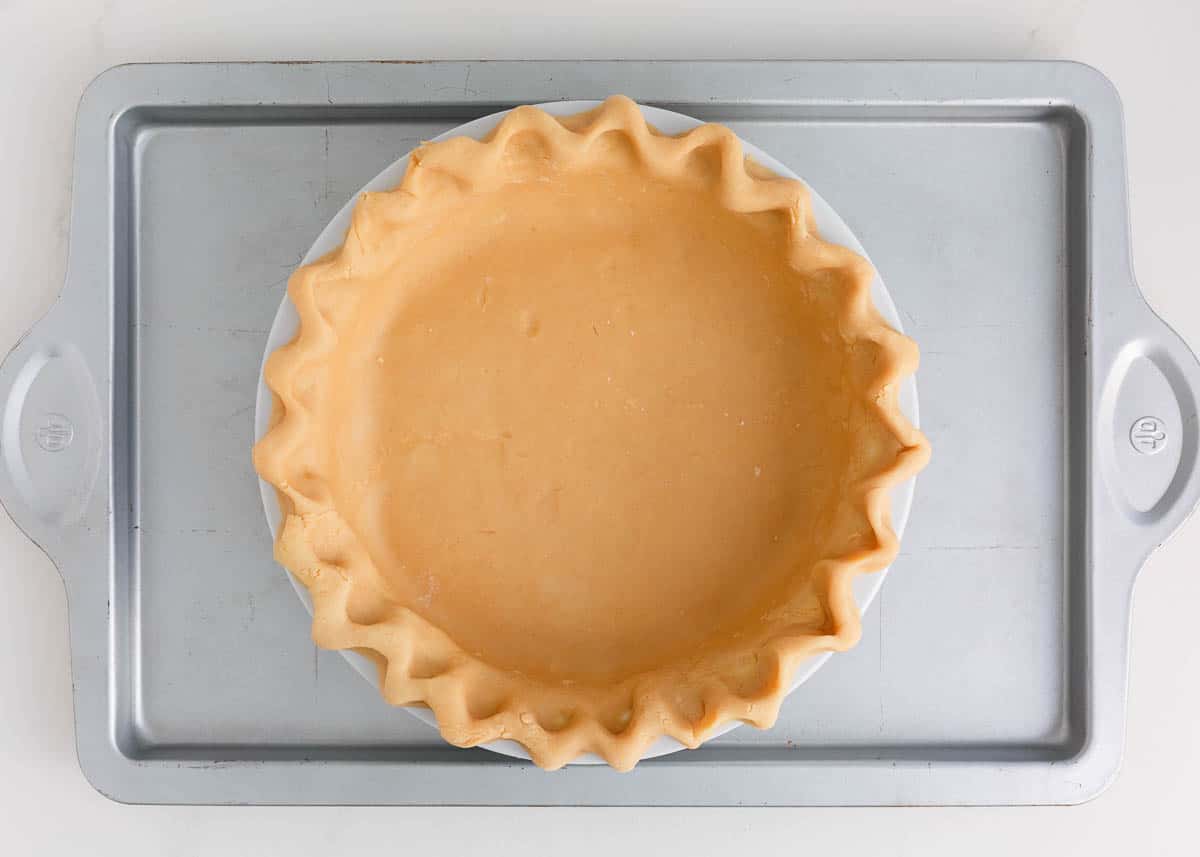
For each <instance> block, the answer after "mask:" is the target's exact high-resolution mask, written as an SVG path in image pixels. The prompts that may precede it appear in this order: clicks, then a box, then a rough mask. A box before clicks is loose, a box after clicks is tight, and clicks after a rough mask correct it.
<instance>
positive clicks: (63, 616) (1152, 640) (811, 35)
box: [0, 0, 1200, 857]
mask: <svg viewBox="0 0 1200 857" xmlns="http://www.w3.org/2000/svg"><path fill="white" fill-rule="evenodd" d="M476 5H478V6H480V7H481V8H478V9H476V8H473V7H474V6H476ZM488 6H490V7H491V8H488ZM899 9H903V10H904V14H903V15H902V16H901V15H900V13H899V12H898V11H897V10H899ZM1198 37H1200V4H1198V3H1196V2H1195V0H1141V2H1137V3H1130V2H1128V0H1094V2H1086V0H1066V2H1054V0H977V2H965V0H964V2H947V0H942V1H941V2H935V0H906V2H895V0H865V2H850V0H842V2H836V0H827V2H826V3H824V4H817V3H804V2H799V1H798V0H778V2H763V0H738V2H734V0H723V2H716V1H715V0H703V2H692V3H687V4H685V3H669V2H663V1H662V0H633V2H623V0H622V2H608V3H605V2H602V0H593V2H589V3H580V4H578V5H576V4H572V3H570V2H567V0H559V2H552V0H546V2H534V0H512V2H507V3H503V2H496V3H494V4H483V3H480V4H471V3H465V2H461V0H423V2H419V3H408V2H404V1H403V0H376V2H370V3H351V2H348V0H336V2H331V0H324V2H313V0H302V2H292V3H289V4H284V3H269V2H262V0H241V2H227V3H221V2H205V0H164V2H158V3H154V2H149V0H108V2H99V0H85V2H65V0H40V2H39V0H0V188H3V194H2V195H0V353H2V352H4V351H7V349H8V348H9V347H10V346H11V344H12V343H13V342H14V341H15V340H16V338H17V337H18V336H19V335H20V333H21V332H22V331H24V330H25V329H26V328H27V327H28V326H29V325H30V324H31V323H32V322H33V321H34V320H35V319H36V318H37V317H38V316H39V315H40V314H41V313H42V312H43V311H44V310H45V309H46V307H48V306H49V304H50V302H51V300H52V299H53V297H54V295H55V294H56V293H57V291H58V289H59V288H60V286H61V284H62V280H63V269H64V264H65V259H66V241H67V230H68V210H69V176H70V168H71V154H72V151H71V148H72V138H71V132H72V125H73V118H74V110H75V103H76V100H77V99H78V97H79V94H80V93H81V92H82V91H83V88H84V86H86V84H87V83H88V81H89V80H91V78H92V77H94V76H95V75H96V74H98V73H99V72H100V71H102V70H103V69H105V68H107V67H108V66H111V65H114V64H117V63H121V62H131V61H152V60H160V61H161V60H242V59H375V58H441V59H476V58H494V59H519V58H534V57H539V58H561V59H575V58H614V57H615V58H624V57H632V58H662V59H667V58H686V59H707V58H714V59H719V58H745V59H756V58H792V59H800V58H967V59H1021V58H1064V59H1077V60H1082V61H1084V62H1087V63H1090V64H1092V65H1095V66H1097V67H1099V68H1100V69H1101V70H1102V71H1103V72H1105V73H1106V74H1107V75H1108V76H1109V77H1110V78H1112V80H1113V81H1114V82H1115V83H1116V85H1117V88H1118V89H1119V90H1120V92H1121V95H1122V97H1123V99H1124V103H1125V111H1126V123H1127V139H1128V151H1129V174H1130V185H1131V198H1132V219H1133V224H1132V225H1133V237H1134V243H1133V246H1134V257H1135V262H1136V269H1137V273H1138V279H1139V282H1140V283H1141V285H1142V288H1143V290H1144V291H1145V292H1146V295H1147V297H1148V298H1149V300H1150V302H1151V304H1152V305H1153V306H1154V307H1155V308H1156V309H1157V310H1158V311H1159V312H1160V313H1161V314H1163V315H1164V316H1165V317H1166V319H1167V320H1168V321H1169V322H1170V323H1172V324H1173V325H1174V326H1175V327H1176V329H1178V330H1179V331H1180V332H1181V333H1182V334H1183V335H1184V337H1185V338H1186V339H1187V340H1188V341H1190V342H1191V343H1192V344H1193V346H1200V275H1198V274H1197V265H1196V264H1195V260H1196V253H1197V246H1198V244H1200V207H1198V206H1197V205H1196V199H1197V198H1200V166H1198V163H1200V159H1198V155H1197V148H1196V140H1197V138H1200V114H1198V112H1197V104H1196V100H1195V95H1196V92H1195V90H1196V84H1197V82H1200V51H1198V50H1197V38H1198ZM1198 555H1200V520H1193V521H1192V522H1191V523H1190V525H1189V526H1187V527H1185V529H1184V530H1183V531H1182V532H1181V533H1180V534H1179V535H1178V536H1176V538H1175V539H1174V540H1173V541H1172V542H1170V543H1169V544H1168V545H1167V546H1166V547H1164V548H1163V549H1162V550H1161V551H1160V552H1159V553H1158V554H1156V555H1155V556H1154V557H1153V558H1152V559H1151V560H1150V562H1149V563H1148V565H1147V566H1146V568H1145V570H1144V572H1143V574H1142V577H1141V579H1140V581H1139V583H1138V587H1137V592H1136V596H1135V601H1134V613H1133V656H1132V662H1131V676H1130V699H1129V727H1128V743H1127V747H1126V755H1125V764H1124V769H1123V771H1122V773H1121V775H1120V777H1119V778H1118V780H1117V781H1116V784H1115V785H1114V786H1113V787H1112V788H1111V789H1110V790H1109V791H1108V792H1106V793H1105V794H1104V795H1102V796H1101V797H1099V798H1098V799H1096V800H1095V801H1093V802H1092V803H1090V804H1086V805H1084V806H1082V807H1074V808H1058V807H1046V808H1009V809H1003V808H999V809H966V808H945V809H872V810H864V809H821V810H809V809H786V810H775V809H771V810H764V809H718V810H713V809H701V810H679V809H667V810H662V809H659V810H649V809H646V810H629V809H620V810H619V809H525V810H513V809H399V808H381V809H372V808H277V809H271V808H209V807H197V808H187V807H125V806H119V805H117V804H113V803H111V802H109V801H108V800H107V799H105V798H103V797H101V796H99V795H98V794H97V793H95V792H94V791H92V789H91V787H90V786H89V785H88V784H87V783H86V782H85V781H84V779H83V777H82V775H81V774H80V772H79V768H78V765H77V763H76V761H75V750H74V736H73V728H72V720H71V718H72V714H71V697H70V689H71V688H70V678H69V673H68V669H67V613H66V599H65V598H64V595H63V589H62V585H61V582H60V580H59V577H58V575H57V573H56V572H55V570H54V568H53V567H52V566H51V565H50V563H49V562H48V561H47V560H46V558H45V557H44V556H43V555H42V554H41V552H40V551H39V550H38V549H37V548H35V547H34V546H33V545H32V544H30V543H29V542H28V541H26V540H25V539H24V537H22V536H21V534H20V533H19V532H18V531H17V530H16V528H15V527H14V526H13V525H12V523H11V522H10V521H9V520H8V518H7V516H4V515H0V586H2V589H0V592H2V593H3V596H2V597H0V852H3V853H5V854H9V853H12V854H15V855H23V854H37V855H39V857H51V856H52V855H56V854H89V855H105V854H120V855H123V857H124V856H125V855H128V857H133V855H143V854H145V855H156V857H157V855H161V854H167V853H169V854H172V855H181V857H182V855H191V854H242V853H246V854H288V855H293V857H303V855H307V854H322V855H331V854H339V855H340V854H350V853H355V852H358V851H366V850H368V849H369V850H379V849H387V850H388V851H389V852H391V851H395V852H409V853H451V854H472V853H483V852H487V853H489V854H509V853H512V854H517V853H520V854H523V855H534V854H539V853H542V852H543V851H544V852H547V853H549V852H550V851H551V850H553V852H554V853H558V854H561V853H570V854H573V855H574V854H591V853H601V852H604V853H607V852H609V851H611V850H613V849H614V848H616V849H618V851H631V852H632V853H635V854H642V853H647V854H648V853H654V852H663V853H673V852H676V851H684V850H686V851H691V852H696V853H701V854H709V853H722V852H724V853H728V852H730V851H733V850H735V849H736V850H737V851H746V852H755V851H758V850H760V849H767V850H768V852H770V853H777V852H784V851H786V852H790V853H825V854H830V853H838V854H857V853H863V854H882V853H887V854H894V855H900V854H921V855H928V857H936V855H951V854H953V855H958V854H971V855H973V857H982V855H993V854H997V855H998V854H1006V855H1007V854H1011V853H1014V852H1017V851H1018V850H1021V851H1024V850H1029V851H1031V852H1032V853H1034V854H1042V853H1053V854H1057V855H1072V854H1089V855H1107V854H1133V855H1138V857H1142V855H1150V854H1171V855H1177V854H1178V855H1184V854H1194V853H1196V852H1197V849H1198V848H1200V845H1198V844H1197V838H1196V835H1195V833H1194V831H1195V823H1194V819H1195V812H1196V803H1197V800H1200V785H1198V784H1197V780H1196V777H1195V771H1196V770H1197V767H1198V766H1200V717H1198V716H1197V712H1200V680H1198V679H1200V641H1198V640H1197V638H1196V636H1195V634H1196V631H1195V629H1196V627H1197V622H1196V618H1195V617H1196V609H1197V606H1196V605H1197V604H1200V575H1198V574H1197V573H1196V572H1198V571H1200V560H1198V559H1197V556H1198Z"/></svg>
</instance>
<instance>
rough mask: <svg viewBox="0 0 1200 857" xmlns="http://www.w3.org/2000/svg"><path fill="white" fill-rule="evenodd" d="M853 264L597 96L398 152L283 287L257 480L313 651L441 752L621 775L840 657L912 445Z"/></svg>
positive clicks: (916, 464) (729, 140)
mask: <svg viewBox="0 0 1200 857" xmlns="http://www.w3.org/2000/svg"><path fill="white" fill-rule="evenodd" d="M872 276H873V274H872V271H871V268H870V266H869V265H868V263H867V262H866V260H864V259H863V258H862V257H860V256H858V255H856V254H855V253H853V252H852V251H850V250H848V249H846V248H844V247H840V246H837V245H833V244H829V243H826V242H825V241H822V240H821V238H820V237H818V235H817V234H816V231H815V227H814V224H813V220H812V217H811V213H810V210H809V202H808V195H807V191H806V190H805V188H804V187H803V185H801V184H800V183H799V182H797V181H794V180H791V179H784V178H780V177H779V176H776V175H775V174H774V173H771V172H769V171H767V170H766V169H764V168H762V167H760V166H758V165H756V164H755V163H753V162H751V161H748V160H746V159H745V157H744V156H743V153H742V149H741V145H740V144H739V142H738V139H737V137H736V136H735V135H734V134H733V133H732V132H731V131H729V130H728V129H727V128H723V127H720V126H717V125H704V126H701V127H699V128H696V129H694V130H692V131H690V132H688V133H686V134H683V135H680V136H677V137H670V136H665V135H662V134H659V133H658V132H656V131H655V130H654V129H653V128H650V127H648V126H647V125H646V122H645V120H644V119H643V118H642V116H641V114H640V112H639V111H638V109H637V107H636V105H634V104H633V102H631V101H629V100H628V99H625V98H621V97H614V98H611V99H609V100H608V101H606V102H605V103H604V104H603V106H601V107H599V108H597V109H595V110H593V111H590V112H587V113H582V114H579V115H575V116H568V117H552V116H550V115H548V114H546V113H544V112H542V111H540V110H537V109H534V108H531V107H521V108H518V109H516V110H514V111H512V112H511V113H510V114H509V115H508V116H507V117H506V118H505V119H504V121H503V122H502V123H501V124H500V125H499V127H498V128H497V129H496V130H495V131H494V132H493V133H492V134H490V135H489V136H488V137H487V138H486V139H485V140H484V141H482V142H480V141H476V140H473V139H470V138H467V137H457V138H453V139H449V140H446V141H444V142H440V143H432V144H428V145H425V146H422V147H421V148H419V149H417V150H416V151H415V152H414V153H413V155H412V157H411V160H410V163H409V167H408V171H407V173H406V174H405V177H404V180H403V182H402V183H401V184H400V186H399V187H398V188H396V189H395V190H393V191H389V192H386V193H367V194H364V195H363V196H362V198H361V199H360V201H359V202H358V204H357V206H356V208H355V211H354V216H353V224H352V226H351V228H350V230H349V232H348V233H347V235H346V239H345V243H344V244H343V245H342V247H341V248H340V249H338V250H336V251H334V252H333V253H331V254H329V255H327V256H325V257H324V258H322V259H320V260H319V261H317V262H315V263H313V264H311V265H306V266H304V267H302V268H300V269H299V270H297V271H296V272H295V274H293V276H292V277H291V280H290V282H289V285H288V294H289V296H290V298H291V300H292V301H293V302H294V303H295V306H296V309H297V310H298V313H299V317H300V328H299V333H298V334H297V336H296V338H295V339H294V340H293V341H292V342H291V343H290V344H288V345H286V346H284V347H282V348H280V349H279V350H278V351H276V352H275V353H274V354H273V355H272V356H271V357H270V359H269V361H268V363H267V366H266V380H267V383H268V385H269V386H270V389H271V390H272V391H273V393H274V396H275V399H274V402H275V407H274V415H273V420H272V427H271V429H270V431H269V432H268V433H267V434H266V436H265V437H264V438H263V439H262V441H261V442H260V443H259V444H258V445H257V446H256V447H255V450H254V462H255V466H256V468H257V469H258V472H259V473H260V474H261V475H262V477H263V478H264V479H266V480H267V481H268V482H270V483H272V484H273V485H274V486H275V487H276V488H277V490H278V495H279V501H280V504H281V506H282V511H283V518H284V522H283V526H282V528H281V530H280V532H279V536H278V539H277V541H276V545H275V555H276V557H277V558H278V560H279V562H281V563H282V564H283V565H284V566H286V567H287V568H288V569H289V570H290V571H291V572H292V573H293V574H294V575H296V576H297V577H298V578H299V579H300V580H301V581H302V582H303V583H304V584H305V585H306V586H307V587H308V589H309V591H310V592H311V594H312V600H313V603H314V606H315V615H314V620H313V637H314V639H315V640H316V642H317V643H318V644H319V645H320V646H322V647H324V648H329V649H347V648H351V649H356V650H358V651H361V652H364V653H366V654H368V655H369V656H370V657H371V658H372V659H373V660H374V661H375V662H376V663H377V664H378V666H379V670H380V676H381V687H382V692H383V695H384V696H385V697H386V698H387V700H388V701H389V702H391V703H394V704H396V705H427V706H429V707H430V708H432V709H433V711H434V712H435V713H436V715H437V720H438V724H439V727H440V729H441V732H442V735H443V736H444V737H445V738H446V740H447V741H449V742H451V743H453V744H456V745H459V746H472V745H476V744H480V743H484V742H488V741H492V740H495V739H499V738H509V739H512V740H515V741H518V742H520V743H521V744H523V745H524V746H525V747H526V748H527V749H528V750H529V753H530V755H531V756H532V758H533V760H534V761H535V762H536V763H537V764H538V765H540V766H542V767H545V768H555V767H558V766H560V765H563V764H565V763H566V762H569V761H571V760H572V759H573V758H575V757H576V756H577V755H578V754H580V753H583V752H588V751H590V752H594V753H597V754H599V755H600V756H602V757H603V758H604V759H606V760H607V761H608V763H609V764H610V765H612V766H613V767H615V768H619V769H622V770H625V769H628V768H631V767H632V766H633V765H634V764H635V763H636V762H637V760H638V758H639V757H640V755H641V754H642V752H643V750H644V749H645V748H646V747H647V746H648V745H649V744H650V743H652V742H653V741H655V740H656V739H657V738H659V737H660V736H662V735H670V736H672V737H674V738H676V739H678V740H679V741H680V742H682V743H683V744H685V745H687V746H689V747H695V746H697V745H699V744H700V742H701V741H703V739H704V738H705V736H706V735H707V734H709V733H710V732H711V731H712V730H713V729H714V728H715V727H717V726H718V725H720V724H722V723H725V722H727V721H730V720H733V719H737V720H742V721H746V722H748V723H751V724H753V725H755V726H758V727H763V728H765V727H768V726H770V725H771V724H772V723H773V722H774V720H775V718H776V714H777V711H778V707H779V703H780V701H781V699H782V697H783V695H784V694H785V693H786V691H787V689H788V683H789V679H790V676H791V675H792V673H793V672H794V670H795V669H796V667H797V665H798V664H799V663H800V662H801V661H803V660H804V659H806V658H808V657H810V656H812V655H813V654H815V653H818V652H823V651H828V650H843V649H846V648H848V647H849V646H852V645H853V644H854V643H855V642H856V641H857V639H858V636H859V632H860V623H859V616H858V610H857V607H856V605H855V602H854V600H853V597H852V594H851V580H852V578H853V577H854V576H855V575H857V574H859V573H862V572H869V571H876V570H879V569H881V568H883V567H884V566H886V565H887V564H888V563H889V562H890V561H891V560H892V558H893V557H894V556H895V554H896V550H897V542H896V538H895V536H894V534H893V532H892V529H891V526H890V523H889V517H888V490H889V488H890V487H892V486H893V485H895V484H896V483H897V482H899V481H902V480H904V479H906V478H908V477H910V476H911V475H913V474H914V473H915V472H916V471H917V470H918V469H919V468H920V467H921V466H922V465H923V464H924V462H925V461H926V459H927V456H928V446H927V444H926V442H925V440H924V438H923V437H922V436H921V434H920V433H919V432H918V431H917V430H916V429H914V428H913V427H912V426H911V425H910V423H909V422H908V421H907V420H906V419H905V418H904V417H903V416H902V415H901V413H900V411H899V409H898V406H897V400H896V389H897V384H898V381H899V380H900V379H901V378H902V377H904V376H905V375H907V374H909V373H911V372H913V371H914V369H915V368H916V364H917V349H916V346H915V345H914V343H913V342H912V341H911V340H909V339H907V338H906V337H904V336H902V335H900V334H899V333H897V332H895V331H894V330H892V329H891V328H890V327H888V326H887V324H886V323H885V322H884V321H883V320H882V318H881V317H880V315H879V314H878V313H877V312H876V309H875V307H874V305H873V304H872V302H871V299H870V295H869V284H870V282H871V279H872Z"/></svg>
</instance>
